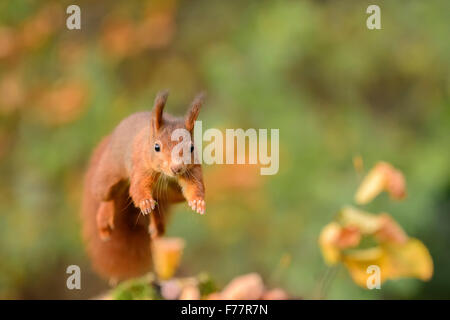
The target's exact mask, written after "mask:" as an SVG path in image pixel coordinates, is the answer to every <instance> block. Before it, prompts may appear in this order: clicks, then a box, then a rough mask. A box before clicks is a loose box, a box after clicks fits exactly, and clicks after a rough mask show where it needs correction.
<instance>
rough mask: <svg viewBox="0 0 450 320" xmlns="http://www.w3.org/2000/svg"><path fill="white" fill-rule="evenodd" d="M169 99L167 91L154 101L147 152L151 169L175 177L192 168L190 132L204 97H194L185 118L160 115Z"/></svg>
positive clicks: (193, 151)
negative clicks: (148, 152) (150, 159)
mask: <svg viewBox="0 0 450 320" xmlns="http://www.w3.org/2000/svg"><path fill="white" fill-rule="evenodd" d="M168 96H169V93H168V91H167V90H166V91H162V92H160V93H159V94H158V95H157V96H156V99H155V103H154V106H153V110H152V114H151V124H150V126H151V129H150V153H151V158H152V161H151V162H152V166H153V169H154V170H156V171H158V172H161V173H163V174H165V175H167V176H171V177H175V176H177V175H182V174H185V173H186V172H187V171H188V170H189V169H190V168H191V167H192V166H193V165H194V157H195V151H196V150H195V147H194V139H193V131H194V124H195V120H196V119H197V117H198V114H199V112H200V108H201V106H202V103H203V97H204V94H203V93H201V94H199V95H197V97H196V98H195V99H194V101H193V102H192V104H191V106H190V108H189V110H188V112H187V113H186V115H185V117H184V118H175V117H172V116H170V115H168V114H165V113H163V110H164V106H165V105H166V101H167V97H168Z"/></svg>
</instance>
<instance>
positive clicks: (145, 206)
mask: <svg viewBox="0 0 450 320" xmlns="http://www.w3.org/2000/svg"><path fill="white" fill-rule="evenodd" d="M155 206H156V201H155V200H153V199H144V200H142V201H141V202H140V203H139V209H141V212H142V214H149V213H150V212H152V210H154V209H155Z"/></svg>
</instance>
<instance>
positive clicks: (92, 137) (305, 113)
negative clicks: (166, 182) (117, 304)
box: [0, 0, 450, 299]
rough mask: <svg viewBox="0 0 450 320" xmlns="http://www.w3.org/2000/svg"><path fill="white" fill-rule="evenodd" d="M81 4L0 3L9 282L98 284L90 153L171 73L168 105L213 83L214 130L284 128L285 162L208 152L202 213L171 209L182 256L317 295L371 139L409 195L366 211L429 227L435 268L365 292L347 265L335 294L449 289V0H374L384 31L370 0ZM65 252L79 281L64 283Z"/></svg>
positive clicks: (45, 286) (441, 293)
mask: <svg viewBox="0 0 450 320" xmlns="http://www.w3.org/2000/svg"><path fill="white" fill-rule="evenodd" d="M77 3H78V4H79V5H80V7H81V11H82V14H81V15H82V29H81V30H67V28H66V27H65V18H66V13H65V9H66V7H67V6H68V5H69V4H72V2H69V1H64V0H63V1H56V0H55V1H37V0H17V1H12V0H10V1H2V2H1V3H0V164H1V165H0V178H1V179H0V181H1V182H0V197H1V200H0V297H5V298H71V297H75V295H76V294H79V295H78V296H76V297H80V295H81V296H82V297H91V296H93V295H94V294H98V293H99V292H100V291H101V289H100V288H101V286H100V284H99V283H100V282H99V281H98V280H95V279H96V278H95V277H94V276H93V275H92V274H91V273H90V272H91V271H89V270H90V269H89V262H88V260H87V258H86V256H85V254H84V250H83V245H82V242H81V239H80V236H79V233H80V223H79V220H78V212H79V208H80V199H81V190H82V180H83V173H84V169H85V167H86V164H87V161H88V159H89V156H90V152H91V151H92V149H93V148H94V146H95V145H96V143H98V142H99V141H100V139H101V137H102V136H103V135H105V134H107V133H108V132H109V131H110V130H112V129H113V128H114V126H115V125H116V124H117V123H118V122H119V121H120V120H121V119H122V118H124V117H125V116H127V115H129V114H131V113H132V112H135V111H137V110H148V109H149V108H150V107H151V102H152V100H153V98H154V95H155V93H156V92H157V91H158V90H160V89H162V88H169V89H170V90H171V96H170V100H169V105H168V110H169V111H170V112H171V113H174V114H182V113H184V110H185V108H186V107H187V104H188V103H189V102H190V99H192V97H193V96H194V94H195V93H196V92H198V91H200V90H201V89H205V90H206V91H207V92H208V100H207V103H206V105H205V107H204V109H203V110H202V112H201V116H200V118H201V119H202V120H203V121H204V124H203V127H204V129H206V128H210V127H218V128H239V127H242V128H248V127H253V128H280V171H279V173H278V174H277V175H274V176H264V177H262V176H259V170H257V168H255V170H253V167H250V166H244V167H242V166H225V165H222V166H210V167H206V168H205V171H206V177H205V179H206V188H207V204H208V205H207V214H206V215H205V216H199V215H194V214H192V213H191V212H190V210H189V209H188V207H187V206H186V205H180V206H178V207H177V208H176V210H175V211H176V212H175V215H174V216H173V219H172V221H171V224H170V226H169V230H168V231H169V235H173V236H177V237H182V238H184V239H185V240H186V244H187V246H186V250H185V252H184V258H183V261H184V262H183V265H182V266H181V268H182V270H181V271H182V272H185V273H187V274H195V273H197V272H200V271H204V270H206V271H208V272H210V273H211V274H213V275H214V278H215V279H217V281H218V285H223V284H224V283H225V282H226V281H228V280H229V279H231V278H232V277H234V276H235V275H237V274H243V273H248V272H253V271H255V272H258V273H260V274H262V275H263V277H264V278H266V279H268V280H269V281H271V282H273V284H274V285H276V286H281V287H283V288H286V290H288V291H289V292H292V293H293V294H295V295H298V296H303V297H314V292H316V290H317V286H318V283H320V279H322V273H324V272H326V266H325V265H324V264H323V261H322V258H321V256H320V250H319V248H318V245H317V239H318V235H319V233H320V229H321V228H322V226H324V225H325V224H326V223H327V222H328V221H330V220H331V219H332V217H333V216H334V215H335V214H336V208H339V207H340V206H341V205H342V203H346V202H347V203H348V202H350V201H351V199H352V198H353V192H354V190H355V189H356V186H357V185H358V184H359V179H360V177H358V176H357V175H356V174H355V173H354V170H353V168H352V166H351V160H352V158H353V157H354V156H357V155H360V156H361V157H362V158H363V159H364V163H365V165H367V167H371V166H372V165H373V164H375V163H376V162H377V161H379V160H386V161H389V162H390V163H392V164H393V165H394V166H395V167H397V168H399V169H400V170H401V171H402V172H403V173H404V175H405V177H406V180H407V184H408V189H409V190H408V199H407V201H404V202H401V203H391V202H389V200H388V197H387V196H385V195H383V196H381V197H378V198H377V199H376V200H375V201H373V202H371V203H370V204H369V205H367V206H365V207H364V210H366V209H367V211H370V212H380V211H382V210H385V211H387V212H390V213H391V214H392V215H394V216H395V219H396V221H397V222H398V223H399V224H400V225H401V226H402V227H403V228H404V229H405V232H406V233H407V234H411V235H414V236H415V237H417V238H419V239H421V240H422V241H423V242H424V244H425V245H426V246H427V247H428V248H429V250H430V253H431V255H432V257H433V259H434V263H435V274H434V276H433V278H432V280H431V281H430V282H427V283H422V282H420V281H419V280H398V281H391V282H388V283H386V284H383V287H382V290H372V291H368V290H364V289H362V288H360V287H358V286H356V285H355V284H354V283H353V282H352V281H351V280H350V279H349V277H348V275H347V273H346V272H345V271H344V270H339V271H338V272H337V275H336V278H335V280H334V282H333V284H332V285H331V286H330V288H329V290H328V292H327V298H341V299H346V298H370V299H372V298H374V299H378V298H450V296H449V292H450V290H449V288H450V273H449V270H450V255H449V254H448V248H449V245H450V217H449V212H450V172H449V171H450V170H449V159H450V157H449V156H450V149H449V147H448V146H449V142H450V141H449V137H450V107H449V104H450V100H449V89H450V82H449V70H450V61H449V60H450V42H449V41H448V40H446V39H447V38H448V35H449V34H450V24H449V21H448V12H449V11H450V2H449V1H441V0H430V1H420V0H414V1H383V0H379V1H377V4H379V5H380V7H381V18H382V30H376V31H370V30H368V29H367V28H366V26H365V20H366V18H367V14H366V13H365V12H366V8H367V6H368V5H369V4H372V2H369V1H360V0H348V1H325V0H321V1H313V0H310V1H288V0H287V1H269V0H249V1H245V2H243V1H237V0H230V1H219V0H208V1H207V0H200V1H181V0H178V1H177V0H170V1H162V0H161V1H139V0H128V1H114V2H111V1H106V0H96V1H87V0H85V1H77ZM243 194H244V195H245V196H243ZM286 255H288V256H290V257H291V259H290V263H289V265H288V266H285V267H283V268H282V269H280V267H279V266H280V265H283V264H282V263H280V261H281V260H282V259H283V257H285V256H286ZM70 264H78V265H80V266H81V267H82V270H83V273H82V288H83V290H81V292H80V293H75V292H71V291H69V290H67V289H65V280H66V276H67V275H66V274H65V267H66V266H67V265H70ZM274 270H275V271H274Z"/></svg>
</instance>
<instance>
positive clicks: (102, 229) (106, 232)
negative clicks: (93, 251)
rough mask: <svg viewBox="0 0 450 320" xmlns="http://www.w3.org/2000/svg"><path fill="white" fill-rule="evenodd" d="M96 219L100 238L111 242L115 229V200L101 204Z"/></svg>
mask: <svg viewBox="0 0 450 320" xmlns="http://www.w3.org/2000/svg"><path fill="white" fill-rule="evenodd" d="M96 219H97V228H98V233H99V236H100V238H101V239H102V240H103V241H106V240H109V239H110V238H111V232H112V231H113V229H114V200H110V201H102V202H100V206H99V208H98V210H97V217H96Z"/></svg>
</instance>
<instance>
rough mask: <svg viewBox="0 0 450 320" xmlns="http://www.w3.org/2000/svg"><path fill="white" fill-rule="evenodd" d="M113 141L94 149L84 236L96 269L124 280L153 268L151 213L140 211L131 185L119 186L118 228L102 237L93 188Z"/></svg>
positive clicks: (116, 199)
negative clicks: (133, 202)
mask: <svg viewBox="0 0 450 320" xmlns="http://www.w3.org/2000/svg"><path fill="white" fill-rule="evenodd" d="M108 142H109V136H108V137H106V138H104V139H103V140H102V142H101V143H100V144H99V146H98V147H97V148H96V150H95V151H94V154H93V156H92V158H91V162H90V165H89V169H88V171H87V174H86V177H85V182H84V194H83V205H82V217H81V218H82V224H83V238H84V241H85V243H86V247H87V252H88V254H89V256H90V258H91V260H92V265H93V268H94V270H95V271H96V272H97V273H99V274H100V275H101V276H102V277H103V278H106V279H108V280H117V281H118V280H124V279H128V278H131V277H136V276H140V275H143V274H145V273H146V272H148V271H149V270H150V268H151V250H150V236H149V234H148V217H147V216H143V215H142V214H140V212H139V210H138V209H136V208H135V207H134V205H133V204H132V203H131V200H130V199H129V195H128V185H127V184H126V182H124V183H123V187H121V188H118V191H117V193H116V194H115V196H114V229H113V231H112V232H111V236H110V238H109V239H108V240H106V241H105V240H102V239H101V238H100V236H99V230H98V228H97V220H96V215H97V210H98V208H99V205H100V202H99V201H97V200H96V199H95V197H94V196H93V193H92V190H91V186H92V183H91V180H92V177H93V175H94V172H95V170H96V168H97V166H98V162H99V158H100V156H101V155H102V153H103V152H104V150H105V148H106V147H107V145H108Z"/></svg>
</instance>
